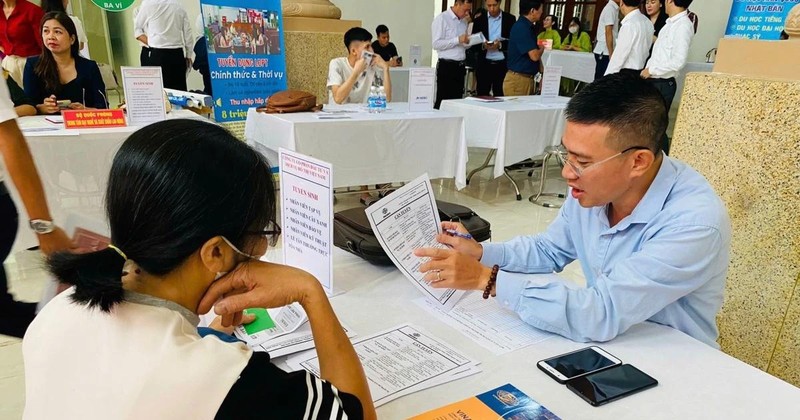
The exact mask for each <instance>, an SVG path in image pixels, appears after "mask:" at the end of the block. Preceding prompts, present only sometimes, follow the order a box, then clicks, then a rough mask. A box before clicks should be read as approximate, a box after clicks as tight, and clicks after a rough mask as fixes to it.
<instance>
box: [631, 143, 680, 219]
mask: <svg viewBox="0 0 800 420" xmlns="http://www.w3.org/2000/svg"><path fill="white" fill-rule="evenodd" d="M676 178H677V172H676V170H675V165H674V164H673V163H672V161H671V160H670V158H669V157H667V156H666V155H664V154H663V152H662V160H661V167H660V168H658V173H657V174H656V177H655V178H654V179H653V182H652V183H651V184H650V187H649V188H647V192H646V193H645V194H644V196H643V197H642V199H641V200H639V204H637V205H636V208H634V209H633V212H632V213H631V214H630V215H628V217H626V218H625V219H624V222H626V223H625V224H624V226H623V223H622V222H621V223H618V224H617V227H618V228H619V230H623V229H625V228H626V227H627V226H628V225H631V224H633V223H647V222H649V221H650V220H652V219H653V218H654V217H655V216H656V214H658V213H659V212H660V211H661V210H662V209H663V208H664V203H665V202H666V201H667V196H669V193H670V192H671V191H672V188H673V186H674V185H675V179H676Z"/></svg>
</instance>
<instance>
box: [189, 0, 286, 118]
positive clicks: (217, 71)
mask: <svg viewBox="0 0 800 420" xmlns="http://www.w3.org/2000/svg"><path fill="white" fill-rule="evenodd" d="M200 10H201V13H202V15H203V26H204V31H205V36H206V40H207V43H208V66H209V70H210V72H211V88H212V91H213V92H214V114H215V115H214V116H215V117H216V121H217V122H220V123H223V124H224V123H236V122H239V123H240V124H239V125H242V124H241V123H242V122H243V121H244V120H245V119H246V118H247V110H248V109H249V108H251V107H258V106H262V105H264V104H265V102H266V99H267V97H268V96H270V95H272V94H273V93H275V92H278V91H281V90H285V89H286V56H285V54H284V42H283V16H282V14H281V2H280V0H200ZM226 125H230V124H226ZM234 131H238V130H236V129H234Z"/></svg>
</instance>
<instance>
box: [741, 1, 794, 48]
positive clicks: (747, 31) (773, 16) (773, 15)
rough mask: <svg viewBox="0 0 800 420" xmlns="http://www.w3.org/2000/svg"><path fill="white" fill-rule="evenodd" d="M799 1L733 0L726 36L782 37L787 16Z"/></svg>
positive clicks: (766, 38)
mask: <svg viewBox="0 0 800 420" xmlns="http://www.w3.org/2000/svg"><path fill="white" fill-rule="evenodd" d="M798 3H800V0H733V5H732V6H731V15H730V17H729V18H728V26H727V29H726V30H725V36H726V37H729V38H747V39H762V40H777V39H780V35H781V31H783V26H784V22H785V21H786V16H787V15H788V14H789V11H790V10H792V7H794V5H796V4H798Z"/></svg>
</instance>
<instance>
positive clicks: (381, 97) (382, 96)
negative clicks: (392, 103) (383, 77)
mask: <svg viewBox="0 0 800 420" xmlns="http://www.w3.org/2000/svg"><path fill="white" fill-rule="evenodd" d="M378 105H379V107H378V109H379V111H378V112H386V89H385V88H384V87H383V86H381V87H379V88H378Z"/></svg>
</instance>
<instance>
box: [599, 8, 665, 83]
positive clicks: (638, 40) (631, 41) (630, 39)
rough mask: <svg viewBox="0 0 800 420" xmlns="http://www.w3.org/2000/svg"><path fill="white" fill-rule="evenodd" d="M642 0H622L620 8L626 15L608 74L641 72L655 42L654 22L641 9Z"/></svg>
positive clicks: (609, 63) (610, 61)
mask: <svg viewBox="0 0 800 420" xmlns="http://www.w3.org/2000/svg"><path fill="white" fill-rule="evenodd" d="M641 4H642V1H641V0H622V1H621V2H620V5H619V9H620V10H621V11H622V14H623V15H624V16H625V17H624V18H623V19H622V22H621V24H620V28H619V35H618V36H617V47H616V48H615V49H614V54H613V55H611V60H609V62H608V69H606V74H613V73H620V72H631V73H633V74H634V75H638V74H639V73H641V71H642V69H644V64H645V63H646V62H647V57H648V56H649V55H650V46H651V45H652V44H653V32H654V29H653V23H652V22H650V19H648V18H647V16H645V15H643V14H642V12H640V11H639V6H641Z"/></svg>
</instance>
